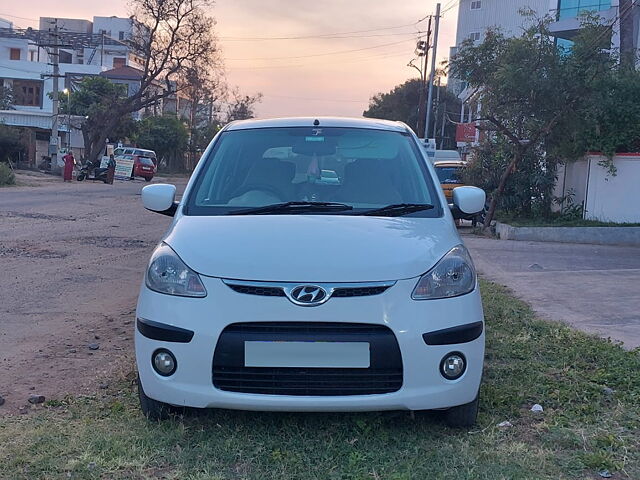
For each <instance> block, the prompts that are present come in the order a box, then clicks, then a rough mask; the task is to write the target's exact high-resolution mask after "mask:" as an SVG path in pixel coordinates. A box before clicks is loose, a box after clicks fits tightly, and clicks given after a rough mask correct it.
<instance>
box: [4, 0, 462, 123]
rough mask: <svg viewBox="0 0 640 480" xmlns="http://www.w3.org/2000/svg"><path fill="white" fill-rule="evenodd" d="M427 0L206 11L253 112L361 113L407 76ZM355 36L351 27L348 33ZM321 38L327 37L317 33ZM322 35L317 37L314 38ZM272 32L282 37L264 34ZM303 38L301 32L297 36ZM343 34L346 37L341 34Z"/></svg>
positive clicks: (431, 2)
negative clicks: (254, 101) (257, 99)
mask: <svg viewBox="0 0 640 480" xmlns="http://www.w3.org/2000/svg"><path fill="white" fill-rule="evenodd" d="M2 3H3V6H2V7H0V17H2V18H6V19H8V20H10V21H13V22H14V25H15V26H17V27H29V26H30V27H34V28H37V27H38V17H41V16H43V17H47V16H48V17H54V16H57V17H66V18H69V17H71V18H86V19H88V20H91V18H92V17H93V16H94V15H96V16H111V15H116V16H127V13H128V7H127V2H126V1H125V0H112V1H109V2H104V1H96V0H63V1H55V2H54V1H52V0H32V1H31V2H29V4H28V8H26V7H25V5H26V4H23V3H21V2H9V1H6V2H2ZM436 3H437V2H436V0H402V1H398V0H394V1H391V0H322V1H316V2H302V1H299V0H298V1H296V0H218V1H217V2H216V3H215V5H214V7H213V8H212V9H211V12H210V13H211V15H212V16H214V17H215V19H216V21H217V26H216V33H217V35H218V37H219V45H220V47H221V49H222V54H223V57H224V59H225V65H226V75H227V79H228V81H229V83H230V84H231V85H237V86H238V87H239V88H240V90H241V91H242V92H243V93H247V94H254V93H257V92H261V93H262V94H263V95H264V98H263V101H262V103H261V104H260V105H259V107H258V109H257V113H258V116H260V117H273V116H284V115H312V116H313V115H355V116H360V115H362V112H363V110H365V109H366V107H367V104H368V100H369V98H370V97H371V96H372V95H373V94H375V93H377V92H380V91H385V92H386V91H389V90H390V89H392V88H393V87H394V86H395V85H397V84H399V83H402V82H403V81H404V80H406V79H408V78H410V77H412V76H414V74H417V72H416V71H415V70H413V69H412V68H410V67H407V66H406V65H407V63H408V62H409V61H410V60H411V59H412V58H413V50H414V47H415V41H416V36H417V33H416V32H418V31H420V30H426V28H427V22H426V20H425V21H423V22H421V23H418V24H416V22H417V21H418V20H420V19H421V18H423V17H425V16H426V15H428V14H433V13H434V12H435V5H436ZM441 3H442V6H443V11H444V16H443V19H442V22H441V30H440V39H439V46H438V58H439V59H442V58H446V56H447V55H448V53H449V47H450V46H452V45H453V43H454V42H455V28H456V17H457V8H456V7H455V5H456V4H457V2H456V1H455V0H451V1H450V0H441ZM350 32H357V33H350ZM331 34H340V35H333V36H332V37H330V38H327V36H328V35H331ZM322 36H324V37H325V38H322ZM273 37H278V38H282V37H286V39H274V38H273ZM300 37H309V38H300ZM345 37H347V38H345Z"/></svg>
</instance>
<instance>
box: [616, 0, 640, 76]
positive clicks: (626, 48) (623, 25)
mask: <svg viewBox="0 0 640 480" xmlns="http://www.w3.org/2000/svg"><path fill="white" fill-rule="evenodd" d="M635 5H636V2H635V1H634V0H620V6H619V7H618V16H619V18H620V63H621V64H622V65H623V66H625V67H630V68H634V66H635V60H636V59H635V57H636V56H635V46H634V44H633V39H634V36H635V35H634V31H633V30H634V11H633V10H634V8H635Z"/></svg>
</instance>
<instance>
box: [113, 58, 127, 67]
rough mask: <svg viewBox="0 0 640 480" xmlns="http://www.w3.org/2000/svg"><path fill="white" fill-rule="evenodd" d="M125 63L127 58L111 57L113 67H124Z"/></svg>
mask: <svg viewBox="0 0 640 480" xmlns="http://www.w3.org/2000/svg"><path fill="white" fill-rule="evenodd" d="M126 64H127V59H126V58H124V57H113V68H120V67H124V66H125V65H126Z"/></svg>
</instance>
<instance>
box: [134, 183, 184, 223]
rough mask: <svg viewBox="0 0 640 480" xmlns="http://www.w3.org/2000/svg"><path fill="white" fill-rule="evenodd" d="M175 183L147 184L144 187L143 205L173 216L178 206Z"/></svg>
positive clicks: (148, 208) (153, 210)
mask: <svg viewBox="0 0 640 480" xmlns="http://www.w3.org/2000/svg"><path fill="white" fill-rule="evenodd" d="M175 198H176V187H175V185H169V184H167V183H158V184H156V185H147V186H146V187H144V188H143V189H142V205H144V208H146V209H147V210H151V211H152V212H158V213H162V214H163V215H169V216H170V217H173V216H174V215H175V213H176V209H177V208H178V202H176V201H175Z"/></svg>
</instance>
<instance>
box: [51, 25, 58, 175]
mask: <svg viewBox="0 0 640 480" xmlns="http://www.w3.org/2000/svg"><path fill="white" fill-rule="evenodd" d="M59 45H60V42H59V41H58V19H57V18H56V19H54V27H53V47H52V48H51V53H49V56H50V57H51V60H52V62H53V92H51V93H52V99H53V112H52V113H53V117H52V123H51V138H50V139H49V156H50V157H51V173H56V174H57V173H59V172H60V167H58V147H59V145H58V108H59V102H58V100H59V99H58V87H59V85H58V78H59V77H60V62H59V60H60V58H59V57H60V49H59Z"/></svg>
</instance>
